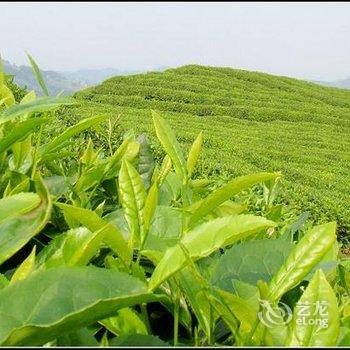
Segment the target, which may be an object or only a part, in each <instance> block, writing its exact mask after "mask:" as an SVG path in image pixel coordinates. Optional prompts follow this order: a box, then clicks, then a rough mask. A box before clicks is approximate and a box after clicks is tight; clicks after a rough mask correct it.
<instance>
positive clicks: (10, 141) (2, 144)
mask: <svg viewBox="0 0 350 350" xmlns="http://www.w3.org/2000/svg"><path fill="white" fill-rule="evenodd" d="M47 121H48V119H47V118H33V119H28V120H25V121H23V122H20V123H18V124H17V125H16V126H15V127H14V128H13V129H11V131H10V132H9V133H8V134H7V135H5V136H4V137H3V138H1V140H0V154H1V153H3V152H6V151H7V150H8V149H10V147H12V146H13V145H14V144H16V142H18V141H21V140H23V139H25V138H26V137H28V136H29V135H30V134H31V133H32V132H33V130H34V129H35V128H36V127H37V126H39V125H42V124H44V123H46V122H47Z"/></svg>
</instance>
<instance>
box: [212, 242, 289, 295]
mask: <svg viewBox="0 0 350 350" xmlns="http://www.w3.org/2000/svg"><path fill="white" fill-rule="evenodd" d="M293 247H294V245H293V244H292V243H290V242H287V241H285V240H284V239H264V240H256V241H250V242H243V243H241V244H236V245H234V246H232V247H231V248H230V249H227V250H226V251H225V254H224V255H222V256H221V257H220V258H219V261H218V263H217V265H216V267H215V269H214V271H213V274H212V283H213V284H214V285H216V286H218V287H219V288H221V289H224V290H226V291H228V292H233V291H234V290H233V283H232V281H233V280H239V281H242V282H245V283H249V284H252V285H256V283H257V282H258V280H263V281H266V282H268V281H269V280H270V279H271V278H272V276H273V275H274V274H275V273H276V272H277V271H278V270H279V268H280V267H281V266H282V264H283V263H284V262H285V260H286V258H287V257H288V255H289V253H290V252H291V250H292V249H293Z"/></svg>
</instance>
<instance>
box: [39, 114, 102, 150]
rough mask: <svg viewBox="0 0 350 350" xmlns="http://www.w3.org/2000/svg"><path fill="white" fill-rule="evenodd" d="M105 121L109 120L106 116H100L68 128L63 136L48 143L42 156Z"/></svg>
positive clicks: (43, 148) (44, 146)
mask: <svg viewBox="0 0 350 350" xmlns="http://www.w3.org/2000/svg"><path fill="white" fill-rule="evenodd" d="M105 119H107V117H106V116H98V117H91V118H87V119H83V120H82V121H80V122H79V123H77V124H75V125H73V126H71V127H69V128H67V129H66V130H65V131H64V132H63V133H62V134H60V135H59V136H57V137H55V138H54V139H53V140H52V141H50V142H48V143H47V144H45V145H43V147H42V151H41V154H46V153H50V152H52V151H54V150H55V149H56V148H57V147H59V146H60V145H61V144H62V143H63V142H65V141H67V140H68V139H70V138H71V137H73V136H74V135H76V134H79V133H80V132H82V131H84V130H86V129H88V128H90V127H92V126H94V125H96V124H98V123H101V122H103V121H104V120H105Z"/></svg>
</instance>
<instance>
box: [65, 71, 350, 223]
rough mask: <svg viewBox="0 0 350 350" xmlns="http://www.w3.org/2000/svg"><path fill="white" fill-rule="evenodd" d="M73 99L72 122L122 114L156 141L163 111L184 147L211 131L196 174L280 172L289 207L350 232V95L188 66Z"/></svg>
mask: <svg viewBox="0 0 350 350" xmlns="http://www.w3.org/2000/svg"><path fill="white" fill-rule="evenodd" d="M75 97H76V99H77V100H78V102H79V105H78V106H76V107H74V108H71V109H70V110H69V112H68V115H67V118H68V119H69V118H74V119H75V118H77V119H79V118H80V117H86V116H89V115H91V116H93V115H97V114H107V115H110V116H116V115H117V114H119V113H121V114H122V119H121V125H122V127H123V128H124V129H125V130H126V129H128V128H133V129H135V131H138V132H139V131H147V132H148V133H150V134H151V135H153V136H151V138H152V137H155V136H154V133H153V134H152V132H153V130H152V127H151V113H150V109H155V110H159V111H163V115H165V116H166V117H167V119H168V120H169V121H170V123H171V125H172V127H173V128H174V129H175V130H176V133H177V136H178V138H179V140H180V142H181V143H182V145H183V147H184V148H185V149H188V147H189V145H190V143H191V142H192V141H193V138H194V137H195V136H196V135H197V134H198V132H199V131H200V130H203V131H204V134H205V140H206V141H205V143H204V150H203V155H202V158H201V160H200V164H199V168H198V169H199V172H201V173H203V175H207V176H216V175H218V174H220V175H224V176H235V175H241V174H247V173H251V172H254V171H259V170H267V171H278V170H281V171H282V173H283V174H284V176H285V181H284V184H285V186H284V188H285V191H284V192H283V201H284V202H288V203H290V204H292V205H293V206H295V207H296V208H297V209H298V210H300V211H301V210H302V211H304V210H310V211H311V212H312V214H313V218H314V219H317V220H318V221H320V220H321V221H322V220H323V221H326V220H335V219H336V220H338V221H339V224H340V227H341V229H343V230H344V229H349V227H350V226H349V223H350V209H349V206H348V205H347V202H348V200H349V198H350V185H349V184H350V153H349V149H350V92H349V91H345V90H339V89H333V88H325V87H322V86H318V85H314V84H311V83H307V82H303V81H299V80H295V79H291V78H285V77H275V76H271V75H268V74H263V73H255V72H246V71H241V70H233V69H228V68H227V69H226V68H210V67H200V66H184V67H181V68H178V69H170V70H167V71H165V72H164V73H148V74H140V75H135V76H128V77H115V78H112V79H109V80H107V81H106V82H104V83H103V84H101V85H99V86H97V87H94V88H89V89H86V90H83V91H81V92H79V93H77V94H76V96H75ZM153 141H154V139H153ZM155 151H156V152H161V150H160V148H158V147H155ZM287 188H288V190H287Z"/></svg>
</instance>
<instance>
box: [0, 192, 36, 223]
mask: <svg viewBox="0 0 350 350" xmlns="http://www.w3.org/2000/svg"><path fill="white" fill-rule="evenodd" d="M39 204H40V197H39V195H38V194H36V193H33V192H27V193H24V192H22V193H18V194H14V195H12V196H8V197H4V198H1V199H0V223H2V222H3V221H5V220H8V219H11V218H13V217H16V216H20V215H23V214H25V213H27V212H29V211H31V210H33V209H34V208H36V207H37V206H38V205H39Z"/></svg>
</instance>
